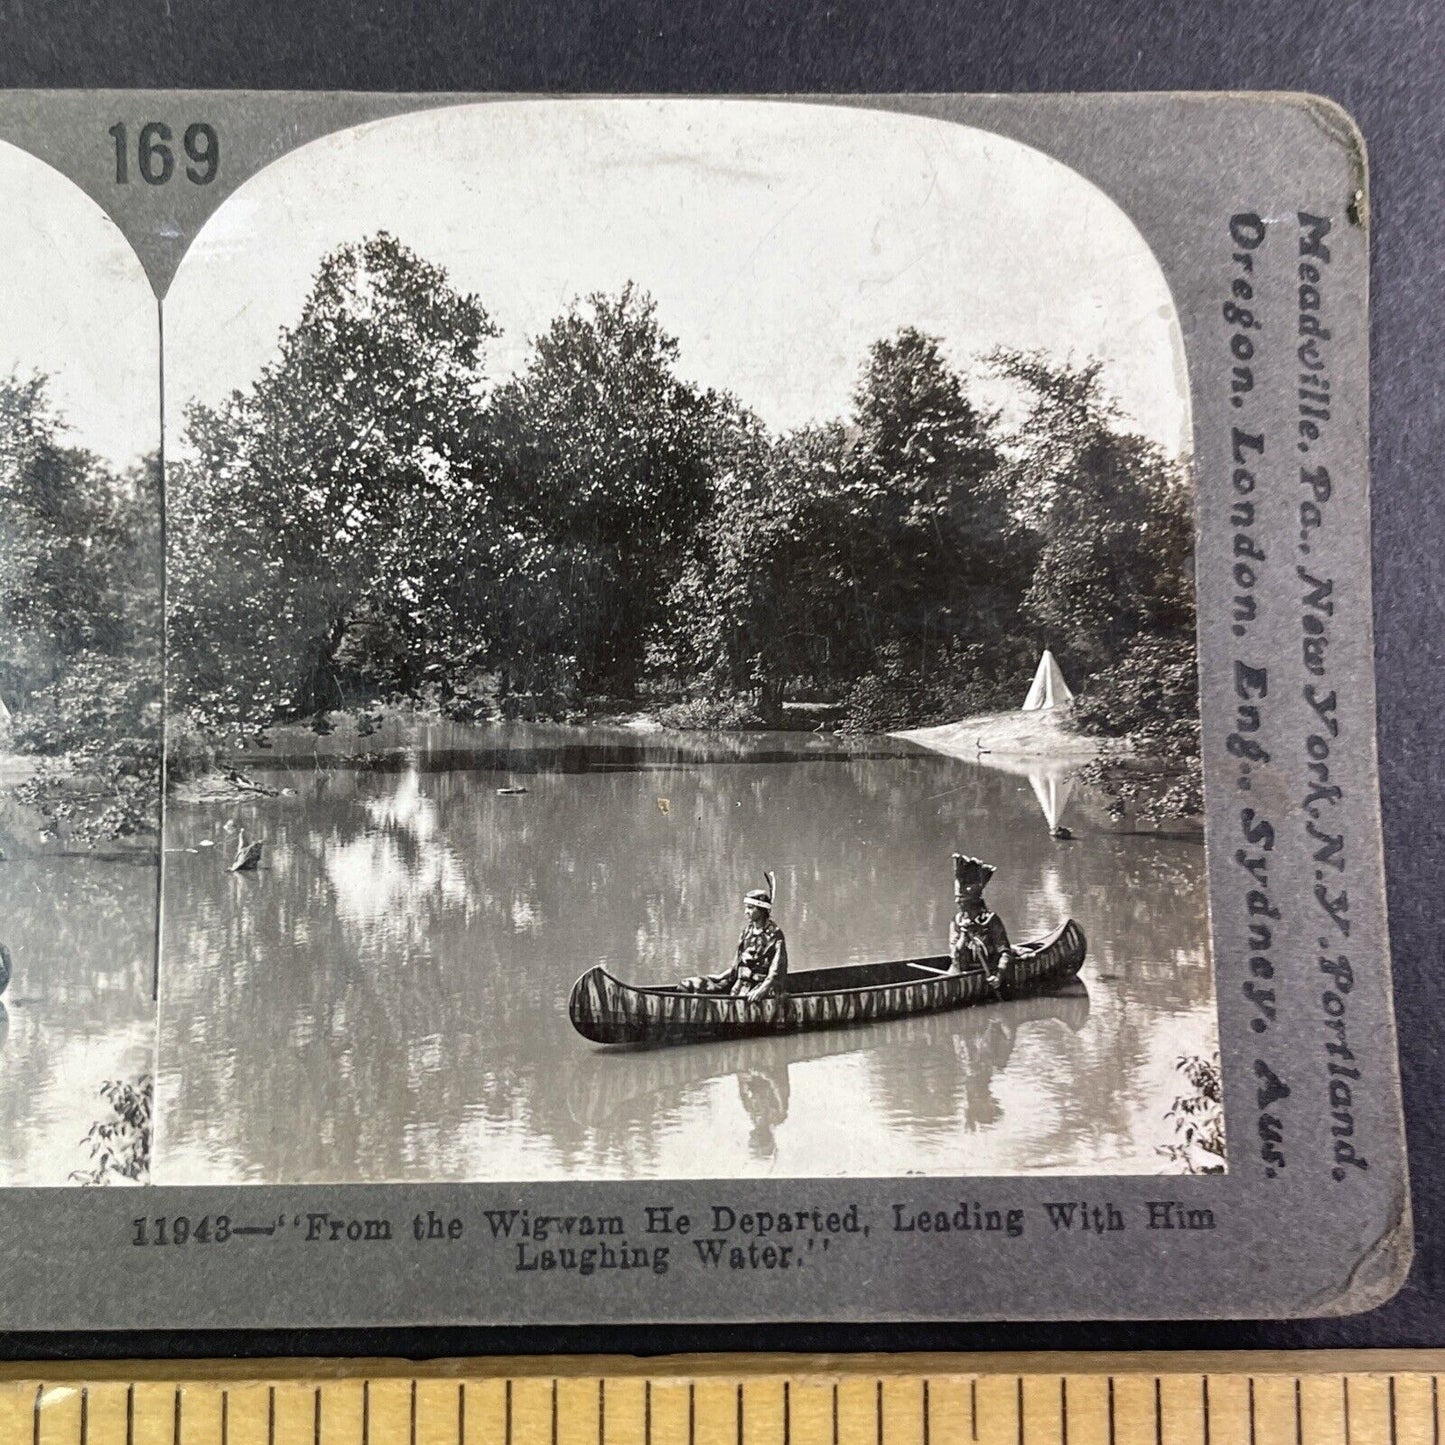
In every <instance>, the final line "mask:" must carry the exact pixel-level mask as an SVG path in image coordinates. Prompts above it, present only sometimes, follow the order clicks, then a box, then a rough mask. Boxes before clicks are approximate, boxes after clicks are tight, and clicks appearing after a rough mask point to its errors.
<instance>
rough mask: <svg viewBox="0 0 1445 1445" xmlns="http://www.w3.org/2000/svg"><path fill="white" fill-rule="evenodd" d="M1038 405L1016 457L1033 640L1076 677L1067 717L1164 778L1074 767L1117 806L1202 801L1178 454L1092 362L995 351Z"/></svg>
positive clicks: (1186, 805) (1125, 765)
mask: <svg viewBox="0 0 1445 1445" xmlns="http://www.w3.org/2000/svg"><path fill="white" fill-rule="evenodd" d="M995 364H996V365H997V366H998V368H999V369H1000V371H1002V372H1003V373H1004V374H1005V375H1008V376H1011V377H1013V378H1014V379H1015V380H1016V381H1019V382H1021V383H1022V384H1023V385H1024V386H1025V387H1027V388H1028V389H1029V390H1030V391H1031V392H1032V393H1033V396H1034V398H1035V404H1034V406H1033V408H1032V410H1031V411H1030V413H1029V416H1028V418H1027V420H1026V421H1025V423H1024V425H1023V427H1022V428H1021V429H1020V432H1019V435H1018V437H1017V438H1016V439H1015V446H1016V456H1015V461H1014V463H1013V465H1014V467H1015V468H1016V469H1017V471H1018V472H1019V474H1020V475H1021V477H1022V478H1023V479H1024V480H1023V482H1022V483H1021V485H1020V487H1019V495H1020V497H1021V499H1022V502H1023V505H1024V508H1025V512H1026V515H1027V516H1028V518H1029V520H1030V521H1031V522H1032V524H1033V525H1034V526H1035V528H1036V529H1037V531H1038V535H1039V537H1040V540H1041V547H1040V551H1039V557H1038V565H1037V568H1036V570H1035V572H1034V576H1033V581H1032V583H1031V584H1030V586H1029V591H1028V595H1027V597H1026V598H1025V602H1024V609H1025V613H1026V615H1027V616H1028V618H1029V619H1030V620H1031V621H1032V622H1033V624H1034V625H1035V626H1036V627H1037V628H1038V629H1039V633H1040V636H1041V637H1042V638H1043V639H1045V640H1046V641H1047V642H1048V643H1049V645H1050V646H1052V647H1054V648H1055V649H1056V650H1058V651H1059V652H1060V653H1061V654H1062V656H1063V657H1064V658H1065V659H1067V661H1068V662H1070V663H1072V664H1073V669H1074V671H1075V675H1076V676H1080V677H1081V679H1082V681H1081V686H1080V687H1079V688H1077V689H1076V691H1077V693H1078V696H1077V698H1076V701H1075V705H1074V709H1073V712H1072V715H1071V719H1070V721H1071V724H1072V726H1074V727H1075V728H1077V729H1078V730H1079V731H1081V732H1086V733H1090V734H1093V735H1097V736H1105V737H1114V738H1121V739H1125V740H1127V741H1128V742H1129V743H1131V744H1132V745H1133V748H1134V750H1135V751H1136V753H1137V754H1138V755H1139V756H1140V757H1141V758H1143V759H1146V760H1149V761H1150V762H1152V763H1157V762H1163V763H1164V764H1165V765H1166V770H1165V771H1164V772H1163V773H1162V774H1161V773H1160V772H1159V771H1158V770H1157V769H1151V768H1150V767H1149V766H1144V767H1140V766H1139V765H1138V764H1137V763H1136V762H1133V761H1129V760H1127V759H1126V760H1119V759H1107V758H1106V759H1103V760H1101V761H1098V762H1095V763H1093V764H1091V765H1089V767H1088V768H1086V769H1085V770H1084V772H1085V776H1086V777H1087V778H1089V779H1090V780H1091V781H1093V782H1096V783H1099V784H1101V785H1102V786H1103V787H1104V789H1105V790H1106V792H1108V793H1109V795H1110V798H1111V807H1112V808H1113V810H1114V811H1115V812H1123V811H1125V810H1126V809H1132V810H1135V811H1137V812H1139V813H1141V814H1145V815H1151V814H1152V815H1158V816H1180V815H1185V814H1190V813H1197V812H1199V811H1201V809H1202V806H1203V792H1202V782H1201V770H1200V761H1199V677H1198V653H1197V648H1196V642H1195V628H1194V557H1193V550H1194V525H1193V507H1192V496H1191V488H1190V484H1189V470H1188V464H1187V462H1185V461H1183V460H1179V461H1176V460H1173V459H1171V458H1169V457H1166V456H1165V455H1164V453H1163V452H1162V451H1161V450H1160V449H1159V448H1158V447H1157V446H1155V445H1154V444H1153V443H1151V442H1148V441H1146V440H1145V439H1144V438H1142V437H1139V436H1137V435H1133V434H1131V433H1129V432H1128V431H1126V430H1124V426H1123V423H1122V419H1121V418H1120V416H1119V414H1118V411H1117V409H1116V407H1115V406H1114V405H1113V403H1112V402H1111V401H1110V400H1109V399H1108V398H1107V397H1106V396H1105V395H1104V393H1103V391H1102V388H1101V386H1100V380H1099V376H1100V367H1099V364H1098V363H1097V362H1095V363H1092V364H1090V365H1088V366H1085V367H1082V368H1072V367H1069V366H1063V365H1059V364H1057V363H1054V362H1052V361H1050V360H1048V359H1047V358H1045V357H1042V356H1039V355H1037V354H1020V353H998V354H997V355H996V356H995Z"/></svg>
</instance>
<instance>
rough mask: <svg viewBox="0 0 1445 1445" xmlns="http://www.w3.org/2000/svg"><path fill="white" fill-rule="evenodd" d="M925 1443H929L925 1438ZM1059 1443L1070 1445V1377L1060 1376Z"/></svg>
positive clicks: (1060, 1444) (926, 1444)
mask: <svg viewBox="0 0 1445 1445" xmlns="http://www.w3.org/2000/svg"><path fill="white" fill-rule="evenodd" d="M924 1445H928V1442H927V1441H926V1440H925V1441H924ZM1059 1445H1069V1377H1068V1376H1067V1375H1060V1376H1059Z"/></svg>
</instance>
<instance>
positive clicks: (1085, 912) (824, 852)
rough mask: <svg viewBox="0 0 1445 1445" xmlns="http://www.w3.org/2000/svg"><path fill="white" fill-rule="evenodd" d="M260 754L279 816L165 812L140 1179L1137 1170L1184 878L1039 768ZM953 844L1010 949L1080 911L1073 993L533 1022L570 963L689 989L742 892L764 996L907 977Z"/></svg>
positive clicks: (1168, 1060) (1143, 1156)
mask: <svg viewBox="0 0 1445 1445" xmlns="http://www.w3.org/2000/svg"><path fill="white" fill-rule="evenodd" d="M392 726H393V727H394V726H395V725H392ZM368 746H369V747H371V748H372V749H373V750H374V752H373V755H372V756H371V757H370V758H368V759H362V760H360V761H358V760H355V759H348V758H347V757H345V756H344V753H345V752H346V751H347V750H354V749H356V748H358V747H368ZM254 756H255V755H253V760H254ZM260 756H264V757H265V760H266V767H265V768H264V769H259V770H257V771H256V773H255V776H256V777H258V778H261V779H263V780H265V781H268V782H271V783H273V784H275V785H277V786H285V787H290V788H294V789H295V790H296V793H295V796H292V797H282V798H277V799H260V800H257V801H255V802H253V803H248V804H246V805H243V806H234V805H228V804H222V805H217V804H191V805H173V806H172V807H171V809H170V810H169V815H168V818H169V821H168V836H167V840H166V842H167V850H168V851H167V856H166V882H165V928H164V951H163V962H162V985H161V1051H160V1052H161V1063H160V1069H159V1081H158V1108H159V1111H160V1123H159V1135H158V1145H157V1156H158V1157H157V1165H156V1178H157V1180H158V1181H159V1182H166V1183H181V1182H201V1181H207V1182H222V1181H243V1182H257V1183H260V1182H268V1183H269V1182H300V1181H316V1182H330V1181H361V1180H373V1181H381V1180H426V1179H539V1178H556V1177H584V1178H637V1177H661V1178H667V1177H689V1176H692V1177H697V1176H704V1177H705V1176H718V1177H732V1176H739V1175H752V1174H776V1175H779V1176H789V1175H818V1174H844V1175H846V1174H860V1175H862V1174H875V1175H876V1174H895V1173H908V1172H920V1173H938V1174H996V1173H1012V1172H1022V1171H1053V1172H1084V1173H1114V1172H1119V1171H1137V1172H1155V1171H1158V1170H1161V1169H1163V1168H1166V1167H1170V1166H1167V1165H1166V1162H1165V1161H1164V1159H1163V1157H1162V1156H1161V1155H1160V1154H1159V1152H1158V1146H1159V1145H1160V1144H1162V1143H1164V1142H1166V1141H1167V1140H1169V1139H1170V1138H1171V1137H1172V1131H1171V1129H1170V1126H1169V1125H1168V1123H1167V1122H1166V1121H1165V1119H1164V1117H1163V1115H1164V1111H1165V1109H1166V1108H1167V1107H1168V1105H1169V1103H1170V1101H1171V1100H1172V1099H1173V1098H1174V1097H1175V1094H1176V1093H1177V1092H1179V1090H1178V1089H1177V1087H1176V1077H1177V1076H1176V1075H1175V1073H1174V1063H1175V1060H1176V1059H1177V1057H1178V1056H1179V1055H1180V1054H1182V1053H1201V1052H1208V1051H1211V1050H1212V1049H1213V1048H1214V1047H1215V1028H1214V1003H1213V992H1212V980H1211V972H1210V968H1209V965H1208V953H1207V944H1206V941H1205V939H1206V927H1205V896H1204V885H1203V865H1204V850H1203V847H1202V845H1201V843H1200V842H1199V840H1198V837H1197V835H1191V834H1189V833H1187V832H1181V833H1174V834H1150V833H1141V832H1138V831H1127V830H1125V829H1123V828H1121V827H1120V826H1118V825H1113V824H1110V823H1109V821H1108V820H1107V818H1106V816H1105V813H1104V810H1103V808H1102V807H1101V806H1100V803H1099V800H1098V799H1097V798H1091V797H1089V796H1087V795H1086V794H1084V793H1082V792H1080V791H1075V792H1074V794H1073V796H1072V797H1068V798H1065V794H1066V793H1067V791H1068V789H1067V787H1062V788H1061V787H1060V786H1059V779H1060V778H1061V777H1062V776H1063V775H1062V774H1056V775H1055V776H1054V778H1053V779H1050V778H1049V777H1047V776H1045V775H1042V774H1040V775H1035V776H1033V777H1030V776H1029V775H1028V774H1027V773H1026V772H1021V773H1011V772H1006V771H1002V770H1000V769H996V768H988V767H982V766H979V765H978V764H975V763H964V762H958V761H955V760H953V759H949V758H945V757H940V756H937V755H934V754H930V753H925V752H923V751H921V750H918V749H915V748H912V747H910V746H909V745H907V744H902V743H898V744H892V743H887V742H884V743H882V744H881V745H872V744H870V745H869V746H867V747H864V748H862V749H860V750H858V751H857V752H856V753H852V754H850V753H849V751H848V750H847V748H846V747H844V746H843V745H840V744H839V743H838V742H837V741H836V740H835V739H832V738H829V737H823V736H814V735H802V736H799V735H796V734H755V735H751V736H748V737H745V738H744V737H737V736H733V737H704V736H698V735H692V736H684V737H678V736H676V735H668V736H665V737H664V736H658V735H646V734H636V733H629V732H627V731H624V730H605V729H598V728H589V729H585V730H584V729H568V728H560V727H556V728H549V727H539V726H528V725H522V724H516V725H498V726H496V727H490V728H472V729H463V728H457V727H449V726H446V725H438V726H434V727H430V728H423V729H418V730H414V731H413V732H412V733H410V734H408V735H404V736H403V735H400V734H396V733H387V732H384V733H382V734H380V735H378V736H377V737H375V738H372V739H370V740H369V741H368V742H367V743H361V742H359V741H358V740H357V739H356V738H355V737H354V735H352V736H348V737H344V738H343V737H341V736H340V735H338V736H336V737H332V738H327V739H313V738H310V737H308V738H307V739H306V740H305V741H304V742H297V741H294V740H293V741H291V742H289V743H288V742H286V741H284V740H283V741H281V742H278V745H277V747H276V748H275V749H274V750H273V751H272V752H271V753H270V754H267V755H260ZM1051 782H1052V783H1053V787H1052V789H1051V787H1050V783H1051ZM508 784H516V785H521V786H525V787H526V788H527V789H528V791H527V792H526V793H525V794H524V795H521V796H506V797H504V796H499V795H498V792H497V789H498V788H499V787H501V786H505V785H508ZM1061 803H1062V805H1063V806H1064V808H1065V812H1064V820H1065V821H1066V822H1067V823H1068V825H1069V827H1070V828H1071V829H1072V830H1073V831H1074V833H1075V836H1076V841H1074V842H1056V841H1054V840H1053V839H1051V838H1050V836H1049V833H1048V827H1047V824H1046V822H1045V815H1044V806H1045V805H1049V806H1053V807H1055V808H1057V807H1058V806H1060V804H1061ZM228 823H229V824H231V825H233V826H240V827H244V828H245V829H246V830H247V831H248V832H249V833H251V834H252V835H254V834H257V833H260V834H262V835H264V836H265V837H266V838H267V840H268V845H267V850H266V855H265V866H264V867H263V868H262V869H261V870H260V871H259V872H257V873H255V874H251V875H233V874H230V873H228V872H227V871H226V866H225V865H226V863H228V862H229V860H230V857H231V856H232V854H233V853H234V848H235V844H234V841H233V839H234V835H233V834H230V833H228V832H226V831H225V826H226V824H228ZM208 844H209V845H211V846H205V845H208ZM955 849H958V850H961V851H968V852H973V853H977V854H980V855H982V856H983V857H985V858H987V859H989V860H990V861H992V862H994V863H996V864H997V865H998V870H999V871H998V875H997V877H996V878H995V879H994V881H993V883H992V884H991V885H990V888H989V896H990V899H991V901H992V902H993V904H994V906H995V907H997V908H998V909H999V910H1000V911H1001V913H1002V914H1003V917H1004V919H1005V921H1006V922H1007V924H1008V926H1009V928H1010V931H1011V934H1012V936H1013V937H1014V938H1015V939H1025V938H1028V937H1031V936H1035V935H1038V934H1041V933H1044V932H1046V931H1048V930H1049V929H1051V928H1052V927H1054V925H1055V924H1057V923H1058V922H1059V921H1061V920H1062V919H1063V918H1064V917H1065V916H1067V915H1069V914H1072V915H1073V916H1075V917H1076V918H1078V919H1079V920H1080V922H1081V923H1082V924H1083V926H1084V929H1085V930H1086V932H1087V933H1088V935H1089V940H1090V958H1089V962H1088V964H1087V965H1086V967H1085V970H1084V975H1083V977H1084V982H1085V988H1084V989H1082V990H1080V991H1078V992H1077V993H1075V994H1073V995H1070V996H1066V997H1060V998H1052V999H1037V1000H1026V1001H1020V1002H1018V1003H1015V1004H1011V1005H1003V1006H998V1007H992V1008H984V1009H978V1010H973V1011H964V1012H962V1013H956V1014H950V1015H940V1016H936V1017H933V1018H927V1019H917V1020H910V1021H904V1022H900V1023H894V1024H888V1025H884V1026H874V1027H872V1028H862V1029H858V1030H852V1031H848V1032H843V1033H833V1034H812V1035H801V1036H797V1037H793V1038H785V1039H774V1040H754V1041H749V1042H747V1043H745V1044H733V1045H698V1046H692V1047H687V1048H678V1049H670V1050H660V1051H654V1052H632V1053H622V1054H613V1053H607V1052H605V1051H601V1050H598V1049H596V1048H594V1046H592V1045H590V1044H588V1043H586V1042H585V1041H584V1040H582V1039H581V1038H580V1037H579V1036H578V1035H576V1034H575V1033H574V1032H573V1030H572V1028H571V1025H570V1024H569V1022H568V1020H567V1012H566V999H567V993H568V990H569V988H570V987H571V984H572V982H573V980H574V979H575V978H576V977H577V976H578V975H579V974H580V973H582V972H583V971H584V970H585V969H586V968H588V967H590V966H591V965H593V964H595V963H605V964H606V965H607V966H608V967H609V968H610V969H612V970H613V971H614V972H616V973H618V974H620V975H622V976H624V977H627V978H635V979H640V980H644V981H665V980H670V979H674V978H677V977H679V976H681V975H683V974H687V973H695V972H698V971H700V970H706V969H713V968H717V967H720V966H722V964H723V963H724V962H726V961H727V960H728V958H729V957H730V954H731V949H732V946H733V944H734V942H735V940H736V936H737V930H738V927H739V925H740V922H741V907H740V896H741V894H742V893H743V892H744V891H745V890H746V889H748V888H750V887H753V886H755V885H756V884H757V883H759V882H760V881H761V873H762V870H763V868H764V867H771V868H773V869H774V870H776V872H777V874H778V885H779V918H780V921H781V922H782V924H783V926H784V928H785V929H786V931H787V934H788V939H789V944H790V950H791V954H792V959H793V966H794V967H795V968H801V967H809V966H821V965H824V964H831V963H837V962H843V961H848V960H858V961H861V960H865V959H872V958H880V957H889V956H908V955H917V954H920V953H930V952H941V951H943V950H944V948H946V937H947V929H948V919H949V915H950V912H951V884H952V868H951V861H950V855H951V853H952V852H953V851H954V850H955ZM189 850H194V851H189Z"/></svg>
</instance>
